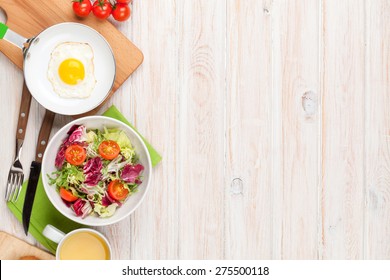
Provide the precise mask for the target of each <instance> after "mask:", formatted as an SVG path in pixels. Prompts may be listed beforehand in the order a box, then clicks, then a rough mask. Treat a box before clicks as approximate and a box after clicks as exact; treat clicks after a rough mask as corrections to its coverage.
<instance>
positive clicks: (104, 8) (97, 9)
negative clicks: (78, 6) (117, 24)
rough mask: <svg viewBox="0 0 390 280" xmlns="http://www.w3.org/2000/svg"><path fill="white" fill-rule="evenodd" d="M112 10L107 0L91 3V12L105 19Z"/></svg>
mask: <svg viewBox="0 0 390 280" xmlns="http://www.w3.org/2000/svg"><path fill="white" fill-rule="evenodd" d="M111 11H112V6H111V3H110V2H109V1H108V0H98V1H95V2H94V3H93V8H92V12H93V14H94V15H95V16H96V17H97V18H100V19H106V18H108V17H109V16H110V14H111Z"/></svg>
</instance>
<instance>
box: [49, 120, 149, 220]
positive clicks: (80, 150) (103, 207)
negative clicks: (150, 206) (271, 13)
mask: <svg viewBox="0 0 390 280" xmlns="http://www.w3.org/2000/svg"><path fill="white" fill-rule="evenodd" d="M67 134H68V136H67V138H65V139H64V140H63V142H62V144H61V146H60V147H59V150H58V152H57V156H56V159H55V166H56V168H57V171H55V172H53V173H52V174H47V176H48V178H49V184H50V185H54V186H55V187H56V188H57V191H58V193H59V195H60V196H61V198H62V200H63V201H64V203H65V204H66V205H67V206H68V207H70V208H71V209H72V210H73V211H74V213H75V214H76V215H77V216H80V217H82V218H85V217H86V216H88V215H98V216H99V217H102V218H104V217H110V216H112V215H113V214H114V213H115V211H116V209H117V208H118V207H120V206H121V205H122V203H124V202H125V201H126V199H127V198H128V197H129V196H130V195H132V194H133V193H135V192H137V189H138V186H139V185H140V184H141V183H142V176H141V173H142V171H143V170H144V167H143V165H141V164H139V163H138V157H137V154H136V153H135V150H134V148H133V146H132V145H131V142H130V139H129V138H128V137H127V135H126V134H125V132H124V131H122V130H119V129H117V128H110V129H107V128H104V129H103V131H100V130H98V129H89V130H88V129H86V127H85V126H84V125H74V126H72V127H71V128H70V130H69V131H68V133H67Z"/></svg>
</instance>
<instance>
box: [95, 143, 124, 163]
mask: <svg viewBox="0 0 390 280" xmlns="http://www.w3.org/2000/svg"><path fill="white" fill-rule="evenodd" d="M120 151H121V148H120V147H119V145H118V143H117V142H115V141H113V140H106V141H103V142H102V143H100V145H99V154H100V156H101V157H102V158H104V159H108V160H112V159H114V158H116V157H117V156H118V155H119V152H120Z"/></svg>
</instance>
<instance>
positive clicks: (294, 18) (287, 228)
mask: <svg viewBox="0 0 390 280" xmlns="http://www.w3.org/2000/svg"><path fill="white" fill-rule="evenodd" d="M278 2H279V5H278V7H277V9H275V10H277V13H276V14H275V15H274V16H275V17H277V20H278V21H279V32H280V33H278V34H279V35H280V44H278V45H275V46H273V47H274V52H275V55H276V56H280V68H278V72H276V73H275V76H274V79H275V83H278V84H280V87H279V90H278V91H277V92H274V93H273V94H279V95H280V100H281V110H280V112H279V113H280V117H281V123H280V125H281V127H277V128H276V127H275V128H274V129H280V130H281V132H280V134H281V139H280V141H281V165H280V169H279V170H280V173H279V174H278V176H281V184H280V185H275V186H274V188H280V187H281V197H280V200H276V201H273V202H274V203H275V204H279V205H281V207H280V209H279V210H280V211H281V212H282V220H281V241H280V242H281V252H280V257H281V258H282V259H315V258H317V257H318V234H317V233H318V223H317V221H318V211H317V209H318V182H319V176H318V175H319V174H318V171H319V169H318V160H319V156H318V153H319V140H320V137H319V129H320V118H319V111H318V102H319V74H318V67H319V63H318V61H319V46H318V42H319V34H318V31H319V2H318V1H312V0H305V1H288V0H284V1H278Z"/></svg>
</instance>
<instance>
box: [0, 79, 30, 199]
mask: <svg viewBox="0 0 390 280" xmlns="http://www.w3.org/2000/svg"><path fill="white" fill-rule="evenodd" d="M30 104H31V94H30V92H29V90H28V88H27V86H26V83H23V91H22V99H21V102H20V109H19V117H18V127H17V130H16V152H15V159H14V162H13V163H12V165H11V168H10V170H9V173H8V180H7V188H6V191H5V200H6V201H13V202H16V201H17V200H18V198H19V194H20V190H21V189H22V184H23V180H24V173H23V167H22V164H21V163H20V155H21V152H22V147H23V142H24V137H25V135H26V127H27V121H28V115H29V113H30Z"/></svg>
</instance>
